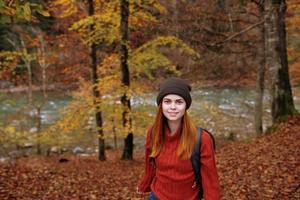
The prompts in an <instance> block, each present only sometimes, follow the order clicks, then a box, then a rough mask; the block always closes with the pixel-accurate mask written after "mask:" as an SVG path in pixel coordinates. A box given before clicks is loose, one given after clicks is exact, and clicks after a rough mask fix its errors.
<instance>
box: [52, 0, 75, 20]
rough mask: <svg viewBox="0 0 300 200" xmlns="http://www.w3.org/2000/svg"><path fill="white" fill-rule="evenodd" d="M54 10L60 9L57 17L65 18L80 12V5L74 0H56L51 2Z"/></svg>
mask: <svg viewBox="0 0 300 200" xmlns="http://www.w3.org/2000/svg"><path fill="white" fill-rule="evenodd" d="M51 3H52V4H51V7H52V10H53V11H54V10H59V11H60V12H59V13H58V15H57V17H59V18H65V17H69V16H71V15H73V14H75V13H77V12H78V5H77V3H76V1H74V0H55V1H52V2H51Z"/></svg>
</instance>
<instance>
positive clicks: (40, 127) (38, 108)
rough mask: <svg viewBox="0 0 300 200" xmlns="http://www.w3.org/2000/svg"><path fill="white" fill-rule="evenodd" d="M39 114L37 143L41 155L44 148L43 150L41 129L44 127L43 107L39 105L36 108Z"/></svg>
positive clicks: (38, 152) (37, 116)
mask: <svg viewBox="0 0 300 200" xmlns="http://www.w3.org/2000/svg"><path fill="white" fill-rule="evenodd" d="M36 110H37V114H36V119H37V131H36V134H37V144H36V151H37V154H39V155H41V154H42V150H41V135H40V134H41V129H42V117H41V107H40V106H37V108H36Z"/></svg>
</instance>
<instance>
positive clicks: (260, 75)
mask: <svg viewBox="0 0 300 200" xmlns="http://www.w3.org/2000/svg"><path fill="white" fill-rule="evenodd" d="M258 7H259V9H260V14H261V18H263V17H264V10H263V8H262V7H260V6H258ZM260 30H261V42H260V43H259V47H258V48H257V57H258V58H259V65H258V68H257V81H256V101H255V132H256V135H257V136H259V135H261V134H262V133H263V97H264V88H265V85H264V82H265V78H264V76H265V64H266V59H265V28H264V25H263V26H261V27H260Z"/></svg>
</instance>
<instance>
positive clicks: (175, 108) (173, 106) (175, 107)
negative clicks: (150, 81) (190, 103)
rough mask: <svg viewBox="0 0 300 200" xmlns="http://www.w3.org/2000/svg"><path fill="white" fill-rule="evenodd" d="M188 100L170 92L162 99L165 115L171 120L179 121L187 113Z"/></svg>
mask: <svg viewBox="0 0 300 200" xmlns="http://www.w3.org/2000/svg"><path fill="white" fill-rule="evenodd" d="M185 108H186V102H185V100H184V99H183V98H182V97H181V96H179V95H176V94H169V95H167V96H165V97H164V98H163V100H162V111H163V114H164V116H165V117H166V118H167V119H168V120H170V121H177V120H180V119H181V118H182V116H183V115H184V113H185Z"/></svg>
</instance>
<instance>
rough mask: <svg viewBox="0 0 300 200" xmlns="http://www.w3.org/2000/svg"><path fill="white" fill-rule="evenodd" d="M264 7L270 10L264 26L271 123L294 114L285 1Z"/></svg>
mask: <svg viewBox="0 0 300 200" xmlns="http://www.w3.org/2000/svg"><path fill="white" fill-rule="evenodd" d="M272 2H273V3H272ZM265 7H266V8H269V9H271V15H270V19H269V24H267V26H266V32H267V37H268V39H267V42H268V48H267V51H268V56H270V59H269V62H268V67H269V72H270V82H271V114H272V121H273V123H277V122H280V121H283V120H284V119H285V118H286V117H287V116H289V115H293V114H295V113H296V109H295V107H294V102H293V96H292V90H291V85H290V80H289V73H288V62H287V49H286V30H285V12H286V3H285V0H277V1H274V0H272V1H271V0H266V1H265Z"/></svg>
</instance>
